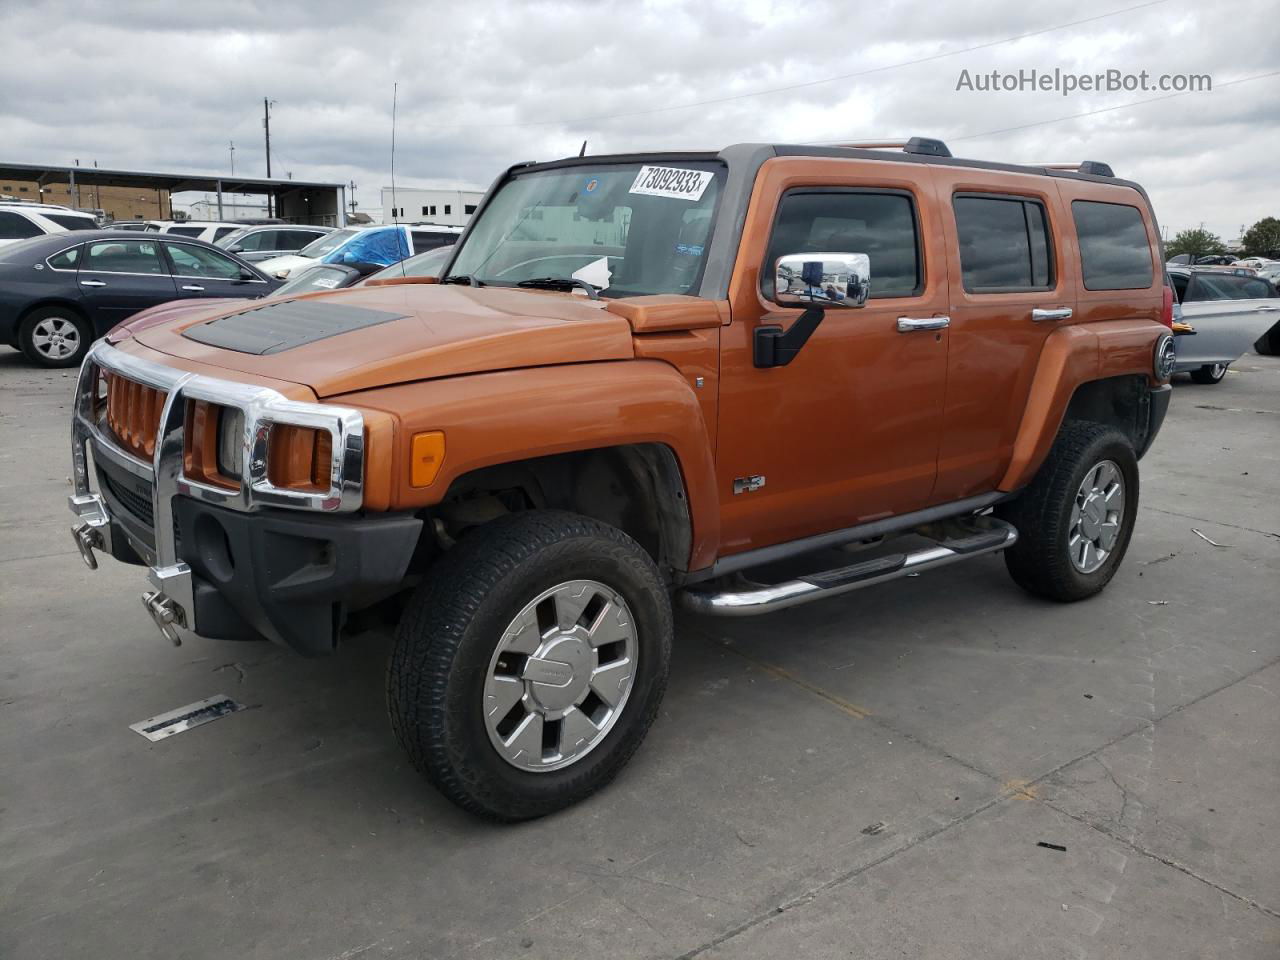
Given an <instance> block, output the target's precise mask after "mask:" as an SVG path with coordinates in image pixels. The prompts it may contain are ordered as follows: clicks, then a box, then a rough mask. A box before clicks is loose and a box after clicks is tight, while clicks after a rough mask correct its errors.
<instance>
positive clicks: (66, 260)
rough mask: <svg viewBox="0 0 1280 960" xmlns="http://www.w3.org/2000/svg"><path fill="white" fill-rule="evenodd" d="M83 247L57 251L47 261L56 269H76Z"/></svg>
mask: <svg viewBox="0 0 1280 960" xmlns="http://www.w3.org/2000/svg"><path fill="white" fill-rule="evenodd" d="M81 249H82V248H81V247H71V248H69V249H67V250H63V251H62V252H61V253H55V254H54V255H53V256H52V257H50V258H49V259H48V260H46V261H45V262H46V263H47V264H49V266H51V267H53V269H55V270H74V269H75V268H76V265H77V264H78V263H79V262H80V252H81Z"/></svg>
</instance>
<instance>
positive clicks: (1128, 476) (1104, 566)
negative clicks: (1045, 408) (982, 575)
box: [999, 421, 1138, 602]
mask: <svg viewBox="0 0 1280 960" xmlns="http://www.w3.org/2000/svg"><path fill="white" fill-rule="evenodd" d="M999 512H1000V514H1001V515H1002V516H1003V517H1004V519H1006V520H1008V521H1009V522H1010V523H1012V524H1013V525H1014V526H1015V527H1017V528H1018V542H1017V543H1016V544H1014V546H1012V547H1011V548H1009V549H1008V550H1006V551H1005V552H1004V558H1005V565H1006V566H1007V567H1008V570H1009V575H1010V576H1012V577H1013V579H1014V582H1015V583H1017V584H1018V586H1020V587H1022V588H1023V589H1024V590H1026V591H1027V592H1029V593H1033V594H1035V595H1036V596H1040V597H1045V598H1046V599H1049V600H1058V601H1064V602H1066V601H1072V600H1083V599H1084V598H1086V597H1091V596H1093V595H1094V594H1095V593H1098V592H1099V591H1100V590H1102V588H1103V587H1105V586H1106V585H1107V583H1108V582H1110V580H1111V578H1112V577H1113V576H1115V572H1116V570H1117V569H1118V568H1119V566H1120V561H1121V560H1122V559H1123V558H1124V554H1125V551H1126V550H1127V549H1128V547H1129V539H1130V538H1131V537H1132V536H1133V525H1134V521H1135V520H1136V519H1137V515H1138V458H1137V456H1136V455H1135V454H1134V450H1133V445H1132V444H1131V443H1130V442H1129V440H1128V439H1127V438H1126V437H1125V436H1124V435H1123V434H1122V433H1120V432H1119V431H1117V430H1116V429H1114V428H1113V427H1108V426H1105V425H1103V424H1100V423H1092V422H1086V421H1070V422H1068V423H1065V424H1063V426H1062V430H1061V431H1060V432H1059V433H1058V437H1057V439H1056V440H1055V441H1054V444H1053V448H1052V449H1051V450H1050V451H1049V456H1048V457H1047V458H1046V459H1045V462H1044V465H1043V466H1041V468H1040V470H1039V472H1038V473H1037V474H1036V476H1035V479H1034V480H1032V481H1031V484H1030V486H1028V487H1027V488H1026V489H1025V490H1024V491H1022V493H1020V494H1019V495H1018V497H1017V499H1015V500H1013V501H1012V502H1010V503H1008V504H1005V505H1003V506H1002V507H1001V508H1000V511H999Z"/></svg>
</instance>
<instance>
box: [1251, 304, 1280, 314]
mask: <svg viewBox="0 0 1280 960" xmlns="http://www.w3.org/2000/svg"><path fill="white" fill-rule="evenodd" d="M1253 309H1254V312H1256V313H1275V312H1276V311H1277V310H1280V307H1269V306H1267V305H1266V304H1265V303H1264V304H1263V305H1262V306H1260V307H1254V308H1253Z"/></svg>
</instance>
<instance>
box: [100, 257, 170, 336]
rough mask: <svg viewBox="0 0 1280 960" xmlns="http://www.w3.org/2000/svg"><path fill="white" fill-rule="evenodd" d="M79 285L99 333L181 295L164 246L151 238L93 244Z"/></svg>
mask: <svg viewBox="0 0 1280 960" xmlns="http://www.w3.org/2000/svg"><path fill="white" fill-rule="evenodd" d="M76 282H77V283H78V284H79V287H80V294H81V296H82V297H83V301H82V302H83V304H84V306H85V308H86V310H88V312H89V315H90V317H91V318H92V319H93V322H94V325H95V326H96V327H97V331H98V332H99V333H105V332H106V331H107V330H110V329H111V328H112V327H114V326H115V325H116V324H118V323H120V322H122V321H124V320H127V319H128V318H129V317H130V316H132V315H133V314H135V313H137V312H138V311H139V310H145V309H146V308H147V307H151V306H154V305H155V304H157V303H164V302H165V301H167V300H172V299H174V298H175V297H176V296H177V291H176V289H175V287H174V284H173V277H171V276H170V275H169V269H168V267H167V265H166V264H165V262H164V260H163V259H162V257H161V254H160V243H159V241H158V240H156V239H151V238H148V239H138V240H125V239H120V240H117V239H112V240H92V241H89V242H88V243H86V244H85V246H84V254H83V256H82V257H81V258H80V267H79V271H78V273H77V275H76Z"/></svg>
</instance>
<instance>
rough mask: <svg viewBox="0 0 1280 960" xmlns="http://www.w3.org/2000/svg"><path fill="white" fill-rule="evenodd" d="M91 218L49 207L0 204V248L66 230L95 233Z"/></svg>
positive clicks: (65, 209)
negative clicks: (91, 231) (92, 231)
mask: <svg viewBox="0 0 1280 960" xmlns="http://www.w3.org/2000/svg"><path fill="white" fill-rule="evenodd" d="M95 229H97V221H95V220H94V217H93V214H91V213H81V212H79V211H78V210H72V209H71V208H70V207H61V206H57V205H56V204H52V203H24V202H22V201H0V247H6V246H8V245H9V244H12V243H17V242H18V241H20V240H29V239H31V238H32V237H43V236H47V235H49V234H55V233H66V232H67V231H69V230H95Z"/></svg>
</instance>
